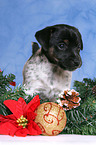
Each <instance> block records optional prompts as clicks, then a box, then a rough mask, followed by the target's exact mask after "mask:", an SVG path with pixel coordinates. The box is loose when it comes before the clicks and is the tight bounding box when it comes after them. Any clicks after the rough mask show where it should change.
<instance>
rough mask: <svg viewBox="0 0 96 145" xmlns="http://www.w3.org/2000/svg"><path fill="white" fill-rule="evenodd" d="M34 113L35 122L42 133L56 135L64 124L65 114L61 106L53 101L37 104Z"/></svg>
mask: <svg viewBox="0 0 96 145" xmlns="http://www.w3.org/2000/svg"><path fill="white" fill-rule="evenodd" d="M35 113H37V116H36V118H35V122H36V123H37V124H38V126H39V127H40V129H41V131H42V134H43V135H49V136H53V135H57V134H59V133H60V132H61V131H62V130H63V129H64V127H65V125H66V120H67V119H66V114H65V111H64V110H63V108H62V107H61V106H60V105H58V104H56V103H53V102H46V103H43V104H41V105H39V106H38V108H37V109H36V111H35Z"/></svg>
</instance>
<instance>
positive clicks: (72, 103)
mask: <svg viewBox="0 0 96 145" xmlns="http://www.w3.org/2000/svg"><path fill="white" fill-rule="evenodd" d="M78 95H79V93H78V92H76V91H75V90H73V89H72V90H65V91H64V93H61V94H60V95H59V98H58V99H57V102H58V103H59V105H60V106H62V107H63V109H64V110H71V109H73V108H76V107H78V106H80V103H79V101H80V100H81V98H80V97H77V96H78Z"/></svg>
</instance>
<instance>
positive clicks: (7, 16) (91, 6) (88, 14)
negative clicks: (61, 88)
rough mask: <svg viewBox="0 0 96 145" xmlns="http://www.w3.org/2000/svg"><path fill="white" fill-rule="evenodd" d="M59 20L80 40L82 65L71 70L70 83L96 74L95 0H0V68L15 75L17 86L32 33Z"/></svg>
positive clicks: (32, 37)
mask: <svg viewBox="0 0 96 145" xmlns="http://www.w3.org/2000/svg"><path fill="white" fill-rule="evenodd" d="M60 23H62V24H69V25H73V26H75V27H77V28H78V29H79V31H80V32H81V34H82V39H83V45H84V50H83V51H82V52H81V56H82V61H83V64H82V67H81V68H79V69H77V70H76V71H75V72H73V77H72V85H73V82H74V80H79V81H81V80H82V79H83V78H85V77H88V78H92V79H93V78H94V77H96V0H0V68H1V70H4V74H9V73H13V74H15V75H16V83H17V85H18V84H22V80H23V76H22V70H23V66H24V64H25V62H26V61H27V59H28V58H29V57H30V56H31V54H32V48H31V42H32V41H36V39H35V37H34V35H35V32H36V31H38V30H40V29H42V28H44V27H46V26H51V25H55V24H60ZM72 85H71V86H72Z"/></svg>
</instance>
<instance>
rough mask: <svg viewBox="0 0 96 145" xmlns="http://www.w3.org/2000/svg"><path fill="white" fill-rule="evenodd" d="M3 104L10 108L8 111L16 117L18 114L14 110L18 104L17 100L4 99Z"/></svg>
mask: <svg viewBox="0 0 96 145" xmlns="http://www.w3.org/2000/svg"><path fill="white" fill-rule="evenodd" d="M4 105H6V106H7V107H8V108H9V109H10V111H11V112H12V113H13V114H14V116H15V117H16V118H18V116H19V114H18V112H17V110H16V108H17V106H18V102H17V101H15V100H5V101H4ZM17 114H18V115H17Z"/></svg>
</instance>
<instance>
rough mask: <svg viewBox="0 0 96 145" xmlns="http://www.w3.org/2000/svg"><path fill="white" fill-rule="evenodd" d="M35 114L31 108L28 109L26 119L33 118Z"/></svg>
mask: <svg viewBox="0 0 96 145" xmlns="http://www.w3.org/2000/svg"><path fill="white" fill-rule="evenodd" d="M36 115H37V114H36V113H35V112H33V111H32V110H31V109H28V111H27V119H28V120H34V119H35V117H36Z"/></svg>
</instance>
